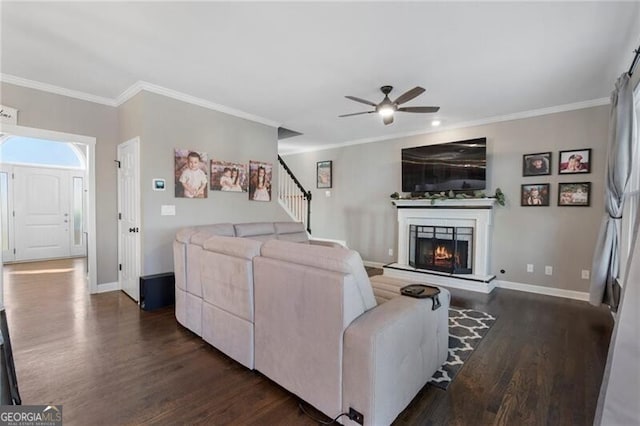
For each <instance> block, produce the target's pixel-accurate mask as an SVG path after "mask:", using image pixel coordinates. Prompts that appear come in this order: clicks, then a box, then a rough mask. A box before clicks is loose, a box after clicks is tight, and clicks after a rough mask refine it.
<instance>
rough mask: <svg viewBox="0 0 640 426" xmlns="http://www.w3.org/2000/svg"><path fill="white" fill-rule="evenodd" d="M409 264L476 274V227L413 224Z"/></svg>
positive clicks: (415, 266) (410, 229) (452, 272)
mask: <svg viewBox="0 0 640 426" xmlns="http://www.w3.org/2000/svg"><path fill="white" fill-rule="evenodd" d="M409 265H411V266H413V267H414V268H416V269H426V270H432V271H439V272H447V273H450V274H472V273H473V228H472V227H460V226H456V227H453V226H421V225H410V227H409Z"/></svg>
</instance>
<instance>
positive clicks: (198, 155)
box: [173, 148, 209, 198]
mask: <svg viewBox="0 0 640 426" xmlns="http://www.w3.org/2000/svg"><path fill="white" fill-rule="evenodd" d="M173 163H174V176H175V196H176V198H207V189H208V188H209V179H208V177H207V165H208V160H207V153H206V152H201V151H194V150H191V149H178V148H176V149H175V151H174V157H173Z"/></svg>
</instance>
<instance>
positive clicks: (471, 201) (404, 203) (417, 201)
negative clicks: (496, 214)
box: [392, 198, 496, 209]
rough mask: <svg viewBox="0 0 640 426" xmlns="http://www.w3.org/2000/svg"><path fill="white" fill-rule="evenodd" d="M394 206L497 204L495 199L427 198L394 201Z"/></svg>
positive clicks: (459, 206)
mask: <svg viewBox="0 0 640 426" xmlns="http://www.w3.org/2000/svg"><path fill="white" fill-rule="evenodd" d="M392 203H393V205H394V206H396V207H398V208H403V207H405V208H407V207H408V208H417V207H423V208H442V207H453V208H469V209H473V208H481V207H486V208H493V206H494V205H495V204H496V199H495V198H447V199H443V200H438V199H436V200H431V199H426V198H419V199H406V200H402V199H400V200H393V201H392Z"/></svg>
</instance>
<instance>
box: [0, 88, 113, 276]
mask: <svg viewBox="0 0 640 426" xmlns="http://www.w3.org/2000/svg"><path fill="white" fill-rule="evenodd" d="M0 89H1V93H2V104H3V105H6V106H10V107H12V108H17V109H18V110H19V113H18V124H19V125H20V126H26V127H35V128H39V129H46V130H55V131H59V132H65V133H73V134H78V135H85V136H93V137H95V138H96V192H97V193H96V209H97V212H96V223H97V236H96V238H97V256H98V271H97V272H98V284H100V283H108V282H113V281H117V279H118V274H117V235H116V234H117V221H116V214H115V213H116V169H115V166H114V162H113V160H115V158H116V145H117V143H118V142H117V140H118V115H117V111H116V108H113V107H109V106H105V105H100V104H96V103H93V102H86V101H82V100H78V99H74V98H69V97H66V96H61V95H56V94H52V93H47V92H42V91H39V90H34V89H29V88H25V87H20V86H15V85H12V84H8V83H0Z"/></svg>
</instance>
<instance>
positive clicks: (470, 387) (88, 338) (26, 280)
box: [4, 259, 613, 425]
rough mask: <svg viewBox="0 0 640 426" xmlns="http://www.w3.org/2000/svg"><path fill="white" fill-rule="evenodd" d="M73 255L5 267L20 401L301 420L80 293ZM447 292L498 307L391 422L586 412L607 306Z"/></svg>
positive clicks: (67, 414) (207, 360)
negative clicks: (446, 382)
mask: <svg viewBox="0 0 640 426" xmlns="http://www.w3.org/2000/svg"><path fill="white" fill-rule="evenodd" d="M83 271H84V263H83V260H81V259H77V260H62V261H50V262H38V263H32V264H18V265H10V266H5V267H4V280H5V281H4V284H5V305H6V308H7V314H8V320H9V327H10V332H11V338H12V343H13V348H14V355H15V361H16V368H17V374H18V380H19V386H20V392H21V396H22V399H23V402H24V403H25V404H63V406H64V407H63V416H64V423H65V424H67V425H87V424H109V425H112V424H167V425H176V424H204V423H206V424H216V425H225V424H249V425H272V424H283V425H294V424H295V425H313V424H315V422H314V421H312V420H311V419H309V418H307V417H306V416H304V415H303V414H301V413H300V411H299V410H298V408H297V404H298V400H297V398H296V397H295V396H293V395H291V394H290V393H289V392H287V391H285V390H284V389H282V388H280V387H279V386H277V385H275V384H274V383H272V382H271V381H270V380H268V379H267V378H265V377H263V376H262V375H260V374H259V373H256V372H252V371H249V370H247V369H246V368H244V367H242V366H240V365H239V364H237V363H236V362H234V361H233V360H231V359H229V358H228V357H226V356H224V355H223V354H221V353H220V352H218V351H217V350H216V349H213V348H212V347H211V346H209V345H208V344H206V343H204V342H203V341H202V340H201V339H200V338H199V337H197V336H195V335H194V334H192V333H191V332H189V331H187V330H186V329H184V328H183V327H181V326H179V325H177V323H176V321H175V319H174V316H173V310H172V309H171V308H168V309H162V310H159V311H155V312H144V311H141V310H140V309H138V307H137V305H136V304H135V303H134V302H132V301H131V299H129V298H128V297H127V296H125V295H124V294H123V293H121V292H111V293H104V294H98V295H94V296H89V295H87V292H86V290H85V285H86V284H85V280H84V277H83V273H84V272H83ZM452 294H453V301H452V304H453V305H455V306H459V307H464V308H473V309H478V310H482V311H486V312H489V313H491V314H493V315H496V316H497V317H498V319H497V321H496V323H495V325H494V326H493V328H492V329H491V330H490V331H489V333H488V334H487V336H486V337H485V338H484V340H483V341H482V342H481V343H480V345H479V346H478V348H477V350H476V351H475V352H474V353H473V355H472V356H471V358H470V359H469V360H468V361H467V363H466V364H465V365H464V367H463V369H462V370H461V372H460V374H459V375H458V376H457V377H456V379H455V380H454V381H453V383H452V384H451V386H449V389H448V390H447V391H443V390H440V389H437V388H434V387H431V386H425V387H424V388H423V389H422V391H421V392H420V393H419V394H418V395H417V396H416V398H415V399H414V400H413V402H412V403H411V404H410V405H409V407H407V409H406V410H405V411H404V412H403V413H401V414H400V416H399V417H398V419H397V420H396V422H395V424H398V425H430V424H433V425H448V424H449V425H542V424H548V425H590V424H592V421H593V416H594V413H595V406H596V401H597V398H598V391H599V387H600V381H601V377H602V372H603V369H604V364H605V360H606V355H607V346H608V342H609V337H610V334H611V330H612V327H613V321H612V320H611V317H610V315H609V314H608V312H607V311H606V310H604V309H596V308H593V307H591V306H589V305H588V304H587V303H586V302H578V301H573V300H567V299H560V298H554V297H547V296H539V295H534V294H528V293H521V292H517V291H512V290H504V289H496V290H495V291H494V292H493V293H492V294H490V295H483V294H479V293H469V292H464V291H452Z"/></svg>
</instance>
